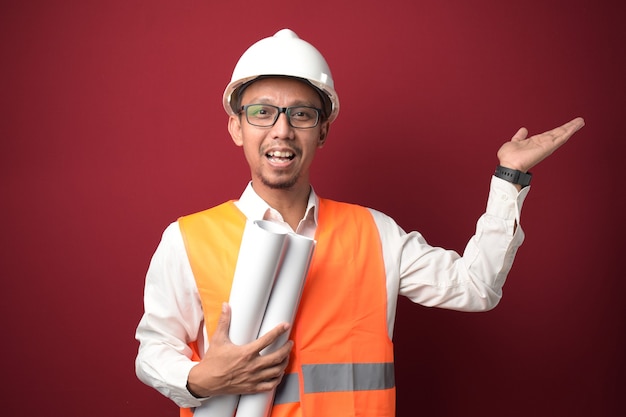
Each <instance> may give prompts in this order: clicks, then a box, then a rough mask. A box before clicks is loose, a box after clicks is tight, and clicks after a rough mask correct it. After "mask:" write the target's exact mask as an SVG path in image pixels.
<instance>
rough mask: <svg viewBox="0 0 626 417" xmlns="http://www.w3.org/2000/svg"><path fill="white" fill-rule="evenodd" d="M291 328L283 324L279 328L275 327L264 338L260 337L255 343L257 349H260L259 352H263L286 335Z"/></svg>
mask: <svg viewBox="0 0 626 417" xmlns="http://www.w3.org/2000/svg"><path fill="white" fill-rule="evenodd" d="M289 328H290V326H289V323H281V324H279V325H278V326H276V327H274V328H273V329H272V330H270V331H269V332H267V333H265V334H264V335H263V336H261V337H259V338H258V339H257V340H255V341H254V342H253V343H254V346H255V349H258V351H259V352H260V351H262V350H263V349H265V348H266V347H268V346H270V345H271V344H272V343H274V342H275V341H276V340H278V339H279V338H280V337H281V336H283V335H284V334H285V333H287V331H289ZM285 338H286V337H285Z"/></svg>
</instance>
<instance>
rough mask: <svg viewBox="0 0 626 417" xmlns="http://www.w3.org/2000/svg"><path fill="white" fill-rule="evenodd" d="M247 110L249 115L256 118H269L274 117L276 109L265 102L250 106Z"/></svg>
mask: <svg viewBox="0 0 626 417" xmlns="http://www.w3.org/2000/svg"><path fill="white" fill-rule="evenodd" d="M247 112H248V117H252V118H254V119H269V118H272V117H274V115H275V114H276V109H275V108H273V107H271V106H266V105H263V104H253V105H250V106H248V110H247Z"/></svg>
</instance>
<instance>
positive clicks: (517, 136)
mask: <svg viewBox="0 0 626 417" xmlns="http://www.w3.org/2000/svg"><path fill="white" fill-rule="evenodd" d="M526 136H528V129H526V128H525V127H522V128H520V130H518V131H517V133H515V134H514V135H513V137H512V138H511V140H512V141H513V142H519V141H521V140H524V139H526Z"/></svg>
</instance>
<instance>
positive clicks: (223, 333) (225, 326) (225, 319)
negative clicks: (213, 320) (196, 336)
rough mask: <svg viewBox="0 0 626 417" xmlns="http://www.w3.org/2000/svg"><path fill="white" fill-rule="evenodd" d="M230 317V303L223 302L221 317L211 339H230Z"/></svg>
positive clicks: (223, 340)
mask: <svg viewBox="0 0 626 417" xmlns="http://www.w3.org/2000/svg"><path fill="white" fill-rule="evenodd" d="M230 317H231V309H230V305H229V304H228V303H222V313H221V314H220V317H219V319H218V320H217V326H216V327H215V332H214V333H213V336H212V337H211V341H212V342H213V341H217V342H226V341H230V338H229V336H228V331H229V329H230Z"/></svg>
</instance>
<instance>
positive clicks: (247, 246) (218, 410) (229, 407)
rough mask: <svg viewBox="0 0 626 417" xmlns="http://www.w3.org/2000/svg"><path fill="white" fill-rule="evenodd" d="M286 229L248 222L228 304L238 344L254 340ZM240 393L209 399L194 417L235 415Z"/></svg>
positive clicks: (231, 328)
mask: <svg viewBox="0 0 626 417" xmlns="http://www.w3.org/2000/svg"><path fill="white" fill-rule="evenodd" d="M286 236H287V231H286V230H285V229H284V228H282V227H280V226H279V225H277V224H275V223H271V222H268V221H263V220H261V221H255V222H251V221H248V222H246V226H245V229H244V232H243V237H242V241H241V246H240V248H239V256H238V258H237V265H236V267H235V274H234V277H233V285H232V288H231V291H230V298H229V300H228V303H229V304H230V307H231V321H230V329H229V332H228V335H229V337H230V340H231V341H232V342H233V343H235V344H237V345H244V344H246V343H250V342H252V341H253V340H255V339H256V338H257V336H258V334H259V329H260V327H261V321H262V319H263V314H264V312H265V309H266V307H267V302H268V299H269V296H270V291H271V289H272V284H273V283H274V280H275V278H276V274H277V270H278V266H279V265H280V264H281V262H282V259H283V257H284V250H285V249H286V244H285V242H286ZM238 401H239V396H238V395H219V396H215V397H212V398H209V399H208V400H206V401H205V402H204V404H202V405H201V406H200V407H197V408H196V409H195V411H194V417H232V416H233V415H234V414H235V409H236V407H237V403H238Z"/></svg>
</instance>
